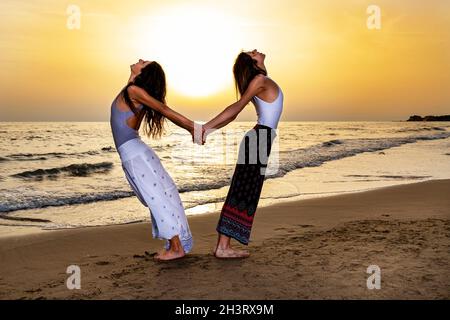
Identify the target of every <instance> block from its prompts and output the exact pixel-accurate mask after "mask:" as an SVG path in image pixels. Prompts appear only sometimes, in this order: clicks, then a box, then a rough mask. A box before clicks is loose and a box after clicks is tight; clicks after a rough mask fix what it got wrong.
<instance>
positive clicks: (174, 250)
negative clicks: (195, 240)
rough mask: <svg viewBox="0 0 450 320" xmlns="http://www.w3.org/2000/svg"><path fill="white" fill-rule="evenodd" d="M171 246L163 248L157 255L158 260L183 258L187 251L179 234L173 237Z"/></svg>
mask: <svg viewBox="0 0 450 320" xmlns="http://www.w3.org/2000/svg"><path fill="white" fill-rule="evenodd" d="M169 242H170V248H169V249H168V250H167V249H163V250H161V251H159V252H158V253H157V254H156V255H155V257H154V258H155V260H156V261H170V260H176V259H180V258H183V257H184V256H185V255H186V253H185V252H184V249H183V246H182V245H181V242H180V238H179V237H178V236H175V237H173V238H172V239H170V240H169Z"/></svg>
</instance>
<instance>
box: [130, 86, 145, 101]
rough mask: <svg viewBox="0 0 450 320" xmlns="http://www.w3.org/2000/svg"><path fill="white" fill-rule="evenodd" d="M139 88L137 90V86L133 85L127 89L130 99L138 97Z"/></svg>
mask: <svg viewBox="0 0 450 320" xmlns="http://www.w3.org/2000/svg"><path fill="white" fill-rule="evenodd" d="M141 90H142V89H141V88H139V87H138V86H135V85H131V86H129V87H128V88H127V91H128V94H129V95H130V98H132V97H133V98H134V97H136V96H138V95H139V94H140V93H141Z"/></svg>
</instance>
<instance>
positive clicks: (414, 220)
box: [0, 180, 450, 299]
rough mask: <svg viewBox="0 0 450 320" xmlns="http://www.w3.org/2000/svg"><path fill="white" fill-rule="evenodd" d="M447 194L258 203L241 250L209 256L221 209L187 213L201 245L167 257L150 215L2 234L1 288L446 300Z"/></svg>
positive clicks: (2, 292) (35, 294) (389, 191)
mask: <svg viewBox="0 0 450 320" xmlns="http://www.w3.org/2000/svg"><path fill="white" fill-rule="evenodd" d="M449 194H450V180H433V181H426V182H419V183H414V184H407V185H400V186H393V187H386V188H382V189H377V190H373V191H367V192H362V193H353V194H345V195H339V196H332V197H327V198H318V199H308V200H302V201H298V202H287V203H283V204H279V205H274V206H271V207H265V208H261V209H258V212H257V216H256V218H255V225H254V229H253V234H252V243H251V244H250V246H249V249H250V251H251V253H252V255H251V257H250V258H249V259H246V260H234V261H222V260H217V259H215V258H214V257H213V256H211V254H210V252H211V250H212V248H213V246H214V243H215V240H216V233H215V225H216V222H217V217H218V216H217V215H218V213H214V214H208V215H202V216H193V217H190V218H189V221H190V225H191V229H192V232H193V234H194V237H195V249H194V251H193V252H192V253H191V254H189V255H188V256H187V257H186V258H185V259H183V260H180V261H176V262H171V263H157V262H154V261H153V260H152V258H151V257H150V255H151V253H153V252H155V251H156V250H158V249H159V248H160V247H161V245H162V242H161V241H156V240H153V239H151V226H150V225H149V224H146V223H140V224H130V225H121V226H110V227H93V228H83V229H76V230H59V231H48V232H45V233H40V234H33V235H21V236H14V237H13V236H11V237H4V238H2V239H0V261H1V264H0V266H1V267H0V268H1V269H0V298H1V299H22V298H24V299H449V298H450V269H449V268H448V266H449V265H450V198H449V196H448V195H449ZM136 201H137V200H136ZM146 252H148V253H149V254H150V255H149V254H146ZM69 265H78V266H79V267H80V268H81V289H80V290H68V289H67V287H66V279H67V277H68V276H69V275H68V274H66V268H67V267H68V266H69ZM369 265H378V266H379V267H380V268H381V289H380V290H368V289H367V286H366V280H367V277H368V276H369V274H367V273H366V270H367V267H368V266H369Z"/></svg>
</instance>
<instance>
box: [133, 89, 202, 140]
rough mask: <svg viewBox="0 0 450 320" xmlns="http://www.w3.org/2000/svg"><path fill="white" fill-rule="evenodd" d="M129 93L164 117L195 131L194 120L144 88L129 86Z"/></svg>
mask: <svg viewBox="0 0 450 320" xmlns="http://www.w3.org/2000/svg"><path fill="white" fill-rule="evenodd" d="M128 94H129V95H130V98H131V99H133V100H136V101H137V102H139V103H142V104H144V105H146V106H149V107H150V108H152V109H153V110H155V111H157V112H159V113H161V114H162V115H163V116H164V117H166V118H167V119H169V120H170V121H172V122H173V123H175V124H176V125H177V126H179V127H182V128H184V129H186V130H188V131H189V132H190V133H191V134H192V133H193V132H194V121H192V120H189V119H188V118H186V117H185V116H183V115H181V114H179V113H178V112H176V111H175V110H172V109H171V108H169V107H168V106H166V105H165V104H164V103H162V102H160V101H158V100H156V99H155V98H153V97H152V96H150V95H149V94H148V93H147V92H146V91H145V90H144V89H142V88H140V87H138V86H134V85H133V86H130V87H128Z"/></svg>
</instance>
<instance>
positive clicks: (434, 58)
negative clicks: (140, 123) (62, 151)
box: [0, 0, 450, 121]
mask: <svg viewBox="0 0 450 320" xmlns="http://www.w3.org/2000/svg"><path fill="white" fill-rule="evenodd" d="M69 4H75V5H77V6H78V7H79V8H80V9H81V29H80V30H69V29H68V28H67V26H66V24H67V19H68V15H67V14H66V9H67V6H68V5H69ZM370 4H376V5H378V6H379V7H380V8H381V13H382V19H381V30H369V29H368V28H367V26H366V20H367V18H368V14H367V13H366V9H367V7H368V5H370ZM449 41H450V1H447V0H440V1H438V0H434V1H433V0H431V1H427V2H424V1H419V0H401V1H400V0H399V1H387V0H375V1H373V0H371V1H362V0H361V1H357V0H341V1H332V0H329V1H325V0H319V1H314V2H313V1H299V0H292V1H288V0H279V1H262V0H260V1H238V0H227V1H148V0H140V1H127V2H125V1H111V0H108V1H106V0H101V1H95V0H82V1H77V0H75V1H61V0H40V1H33V0H29V1H17V0H2V1H1V2H0V70H1V73H0V97H1V102H0V121H53V120H57V121H107V120H108V119H109V107H110V103H111V101H112V100H113V98H114V97H115V95H116V94H117V92H118V91H119V90H120V89H121V87H122V86H123V85H124V84H125V83H126V80H127V78H128V74H129V65H130V64H131V63H134V62H135V61H136V60H137V59H138V58H144V59H148V60H157V61H159V62H160V63H161V64H162V65H163V67H164V69H165V70H166V75H167V80H168V102H169V105H170V106H172V107H173V108H175V109H176V110H178V111H179V112H181V113H183V114H185V115H186V116H188V117H190V118H192V119H195V120H203V121H207V120H208V119H209V118H210V117H212V116H214V115H215V114H216V113H217V112H219V111H220V110H221V109H223V108H224V107H226V106H227V105H228V104H230V103H232V102H233V101H234V99H235V93H234V87H233V82H232V73H231V68H232V64H233V59H234V57H235V56H236V55H237V54H238V53H239V51H240V50H241V49H253V48H257V49H258V50H259V51H262V52H264V53H266V54H267V58H266V65H267V68H268V71H269V74H270V76H271V77H272V78H273V79H274V80H275V81H277V82H278V84H279V85H280V86H281V87H282V89H283V91H284V94H285V109H284V110H285V111H284V114H283V120H300V121H301V120H401V119H407V118H408V116H409V115H410V114H422V115H425V114H444V113H446V114H449V113H450V73H449V72H448V70H450V42H449ZM253 119H255V114H254V111H253V106H251V105H249V107H248V108H246V110H245V111H244V112H243V114H242V115H240V116H239V118H238V120H253Z"/></svg>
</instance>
